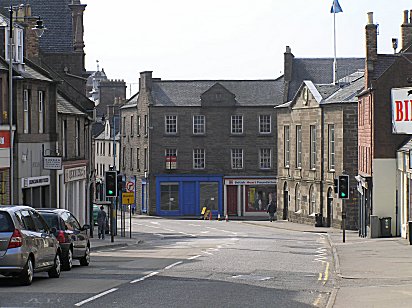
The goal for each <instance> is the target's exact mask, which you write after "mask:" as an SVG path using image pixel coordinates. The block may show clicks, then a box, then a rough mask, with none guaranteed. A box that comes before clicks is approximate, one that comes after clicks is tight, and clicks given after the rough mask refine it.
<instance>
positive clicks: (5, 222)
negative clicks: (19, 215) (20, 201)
mask: <svg viewBox="0 0 412 308" xmlns="http://www.w3.org/2000/svg"><path fill="white" fill-rule="evenodd" d="M13 231H14V225H13V221H12V220H11V217H10V215H9V213H7V212H0V232H13Z"/></svg>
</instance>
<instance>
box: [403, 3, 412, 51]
mask: <svg viewBox="0 0 412 308" xmlns="http://www.w3.org/2000/svg"><path fill="white" fill-rule="evenodd" d="M411 20H412V10H410V11H408V10H405V11H403V23H402V25H401V35H402V50H405V49H406V48H408V47H409V46H410V45H411V44H412V21H411Z"/></svg>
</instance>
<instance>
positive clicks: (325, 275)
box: [318, 262, 329, 284]
mask: <svg viewBox="0 0 412 308" xmlns="http://www.w3.org/2000/svg"><path fill="white" fill-rule="evenodd" d="M325 263H326V268H325V272H324V273H319V278H318V281H323V282H322V283H323V284H325V283H326V282H327V281H328V279H329V262H325Z"/></svg>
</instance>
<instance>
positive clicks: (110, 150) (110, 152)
mask: <svg viewBox="0 0 412 308" xmlns="http://www.w3.org/2000/svg"><path fill="white" fill-rule="evenodd" d="M107 150H108V152H109V153H108V155H109V156H112V145H111V143H109V146H108V147H107Z"/></svg>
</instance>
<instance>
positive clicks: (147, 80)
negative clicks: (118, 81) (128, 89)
mask: <svg viewBox="0 0 412 308" xmlns="http://www.w3.org/2000/svg"><path fill="white" fill-rule="evenodd" d="M151 90H152V72H151V71H145V72H141V73H140V82H139V92H143V91H146V92H150V91H151Z"/></svg>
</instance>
